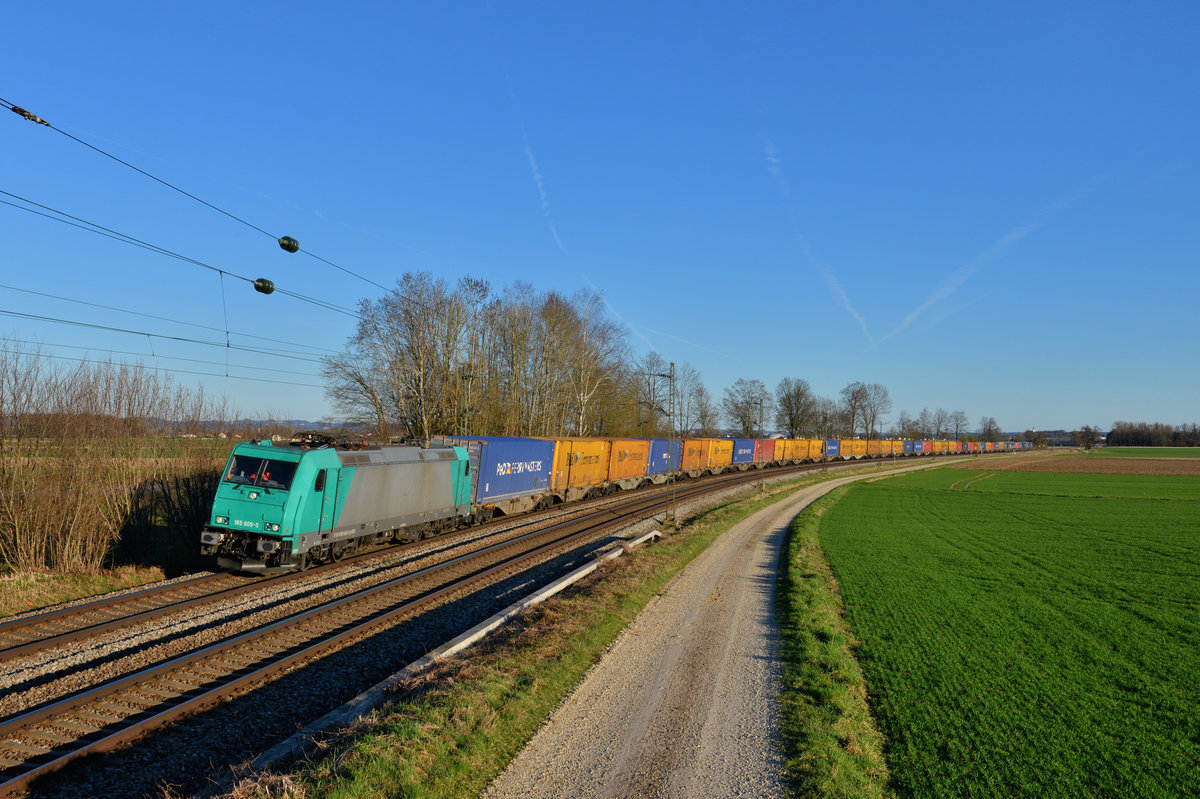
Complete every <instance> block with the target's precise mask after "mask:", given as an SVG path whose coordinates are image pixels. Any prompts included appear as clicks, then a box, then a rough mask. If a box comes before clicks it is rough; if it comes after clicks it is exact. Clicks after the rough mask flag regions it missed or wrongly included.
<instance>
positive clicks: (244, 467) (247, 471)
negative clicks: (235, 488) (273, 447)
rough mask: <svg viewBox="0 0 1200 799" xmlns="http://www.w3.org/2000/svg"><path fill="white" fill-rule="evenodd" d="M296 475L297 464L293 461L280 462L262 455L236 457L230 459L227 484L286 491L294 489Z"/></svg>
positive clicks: (226, 476)
mask: <svg viewBox="0 0 1200 799" xmlns="http://www.w3.org/2000/svg"><path fill="white" fill-rule="evenodd" d="M295 474H296V464H295V463H293V462H292V461H279V460H275V459H273V458H264V457H262V456H261V455H234V456H233V457H232V458H230V459H229V469H228V470H226V472H225V482H227V483H238V484H240V485H255V486H264V487H266V488H280V489H284V490H286V489H288V488H291V487H292V477H293V476H294V475H295Z"/></svg>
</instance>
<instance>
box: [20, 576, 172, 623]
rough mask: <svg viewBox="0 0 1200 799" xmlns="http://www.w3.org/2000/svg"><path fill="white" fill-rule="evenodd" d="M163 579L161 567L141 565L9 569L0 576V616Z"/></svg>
mask: <svg viewBox="0 0 1200 799" xmlns="http://www.w3.org/2000/svg"><path fill="white" fill-rule="evenodd" d="M163 578H164V575H163V571H162V569H160V568H158V567H149V568H148V567H145V566H122V567H119V568H116V569H110V570H106V571H102V572H99V573H96V574H58V573H54V572H11V573H7V574H3V575H0V618H7V617H9V616H14V615H16V614H18V613H25V612H26V611H30V610H37V609H38V608H44V607H49V606H50V605H57V604H59V603H60V602H71V601H73V600H76V599H84V598H86V597H91V596H98V595H99V594H106V593H108V592H109V591H120V590H121V589H123V588H133V587H136V586H139V585H145V584H146V583H152V582H155V581H157V580H162V579H163Z"/></svg>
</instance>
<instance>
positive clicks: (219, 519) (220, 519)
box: [216, 516, 229, 524]
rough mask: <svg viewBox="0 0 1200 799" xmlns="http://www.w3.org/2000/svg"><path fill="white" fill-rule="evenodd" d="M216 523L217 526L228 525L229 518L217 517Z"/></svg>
mask: <svg viewBox="0 0 1200 799" xmlns="http://www.w3.org/2000/svg"><path fill="white" fill-rule="evenodd" d="M216 521H217V524H229V517H228V516H218V517H217V520H216Z"/></svg>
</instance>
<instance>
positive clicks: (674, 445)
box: [646, 438, 683, 474]
mask: <svg viewBox="0 0 1200 799" xmlns="http://www.w3.org/2000/svg"><path fill="white" fill-rule="evenodd" d="M682 458H683V441H682V440H676V441H672V440H670V439H667V438H652V439H650V460H649V462H648V463H647V465H646V474H670V473H671V472H677V471H679V464H680V462H681V461H682Z"/></svg>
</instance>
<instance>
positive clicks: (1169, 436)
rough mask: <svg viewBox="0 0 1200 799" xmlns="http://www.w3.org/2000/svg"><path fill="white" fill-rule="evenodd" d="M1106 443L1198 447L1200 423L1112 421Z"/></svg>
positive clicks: (1124, 445) (1199, 444) (1114, 444)
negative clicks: (1176, 424)
mask: <svg viewBox="0 0 1200 799" xmlns="http://www.w3.org/2000/svg"><path fill="white" fill-rule="evenodd" d="M1107 443H1108V446H1110V447H1200V425H1197V424H1196V423H1195V422H1193V423H1191V424H1182V425H1180V426H1179V427H1175V426H1174V425H1169V424H1162V423H1159V422H1153V423H1152V422H1113V427H1112V430H1111V431H1110V432H1109V434H1108V438H1107Z"/></svg>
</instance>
